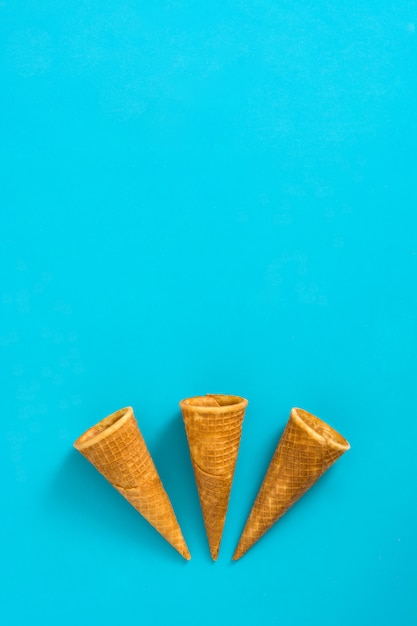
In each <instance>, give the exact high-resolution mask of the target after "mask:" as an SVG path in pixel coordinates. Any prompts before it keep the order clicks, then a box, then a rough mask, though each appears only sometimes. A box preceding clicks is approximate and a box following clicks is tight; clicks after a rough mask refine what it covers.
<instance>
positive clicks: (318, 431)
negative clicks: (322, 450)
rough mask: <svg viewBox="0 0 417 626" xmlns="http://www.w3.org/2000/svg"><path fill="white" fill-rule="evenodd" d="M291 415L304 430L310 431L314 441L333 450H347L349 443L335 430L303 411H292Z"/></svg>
mask: <svg viewBox="0 0 417 626" xmlns="http://www.w3.org/2000/svg"><path fill="white" fill-rule="evenodd" d="M291 414H292V416H293V418H295V419H297V420H298V421H300V422H301V423H302V425H303V426H304V428H307V429H308V430H309V431H310V433H311V435H312V436H313V437H314V438H315V439H319V440H320V441H325V442H326V444H327V445H331V446H333V447H334V448H338V449H342V450H349V448H350V444H349V442H348V441H347V440H346V439H345V438H344V437H342V435H341V434H340V433H338V432H337V430H335V429H334V428H332V427H331V426H329V424H326V422H323V420H321V419H319V418H318V417H316V416H315V415H313V414H312V413H308V411H304V409H292V411H291Z"/></svg>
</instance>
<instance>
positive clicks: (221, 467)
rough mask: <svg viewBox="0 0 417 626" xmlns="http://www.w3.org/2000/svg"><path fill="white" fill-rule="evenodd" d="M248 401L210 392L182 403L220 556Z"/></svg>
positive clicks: (214, 552) (210, 533)
mask: <svg viewBox="0 0 417 626" xmlns="http://www.w3.org/2000/svg"><path fill="white" fill-rule="evenodd" d="M247 404H248V401H247V400H245V398H241V397H239V396H227V395H221V394H207V395H206V396H198V397H194V398H187V399H185V400H182V401H181V402H180V407H181V410H182V414H183V418H184V424H185V430H186V433H187V439H188V445H189V448H190V455H191V461H192V464H193V468H194V474H195V479H196V483H197V489H198V495H199V498H200V504H201V509H202V512H203V518H204V525H205V527H206V533H207V538H208V542H209V547H210V553H211V556H212V558H213V559H214V560H216V559H217V556H218V553H219V547H220V541H221V538H222V533H223V526H224V522H225V519H226V512H227V506H228V503H229V496H230V490H231V487H232V481H233V474H234V471H235V465H236V459H237V454H238V450H239V443H240V437H241V434H242V423H243V417H244V414H245V409H246V406H247Z"/></svg>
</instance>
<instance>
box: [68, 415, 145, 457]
mask: <svg viewBox="0 0 417 626" xmlns="http://www.w3.org/2000/svg"><path fill="white" fill-rule="evenodd" d="M131 418H134V414H133V409H132V407H131V406H127V407H124V408H123V409H119V410H118V411H115V412H114V413H111V414H110V415H107V417H105V418H104V419H102V420H100V421H99V422H97V423H96V424H94V426H90V428H87V430H86V431H85V432H84V433H83V434H82V435H80V436H79V437H78V439H77V440H76V441H75V443H74V448H75V449H76V450H78V451H79V452H81V450H86V449H87V448H90V447H91V446H93V445H95V444H96V443H98V442H99V441H102V440H103V439H105V438H106V437H108V436H109V435H111V434H113V433H114V432H116V431H117V430H118V429H119V428H121V427H122V426H123V425H124V424H126V422H127V421H129V420H130V419H131Z"/></svg>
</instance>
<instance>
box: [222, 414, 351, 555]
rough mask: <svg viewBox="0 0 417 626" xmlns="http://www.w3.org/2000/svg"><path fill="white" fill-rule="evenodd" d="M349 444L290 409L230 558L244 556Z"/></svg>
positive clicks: (316, 421) (312, 418)
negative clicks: (282, 431) (284, 426)
mask: <svg viewBox="0 0 417 626" xmlns="http://www.w3.org/2000/svg"><path fill="white" fill-rule="evenodd" d="M349 448H350V445H349V443H348V442H347V441H346V439H344V438H343V437H342V436H341V435H340V434H339V433H338V432H337V431H335V430H334V429H333V428H331V427H330V426H328V424H326V423H325V422H323V421H321V420H320V419H319V418H317V417H315V416H314V415H312V414H311V413H308V412H307V411H304V410H303V409H292V411H291V414H290V418H289V421H288V423H287V426H286V428H285V430H284V433H283V435H282V437H281V439H280V441H279V443H278V446H277V448H276V450H275V452H274V455H273V457H272V460H271V463H270V465H269V467H268V470H267V472H266V474H265V478H264V480H263V483H262V485H261V488H260V490H259V493H258V495H257V497H256V500H255V503H254V505H253V508H252V510H251V512H250V514H249V517H248V520H247V522H246V525H245V528H244V530H243V533H242V535H241V537H240V540H239V544H238V546H237V548H236V551H235V553H234V555H233V559H234V560H237V559H239V558H240V557H241V556H243V555H244V554H245V553H246V552H247V551H248V550H249V548H251V547H252V546H253V544H254V543H256V542H257V541H258V539H260V538H261V537H262V535H264V534H265V533H266V531H267V530H269V528H271V526H273V524H275V522H276V521H277V520H279V518H280V517H282V516H283V515H284V513H286V512H287V511H288V509H289V508H290V507H291V506H292V505H293V504H294V503H295V502H296V501H297V500H298V499H299V498H300V497H301V496H302V495H303V494H304V493H306V491H308V489H310V487H312V485H314V483H315V482H316V481H317V480H318V479H319V478H320V476H322V475H323V474H324V473H325V472H326V470H328V469H329V467H330V466H331V465H333V463H334V462H335V461H337V459H338V458H339V457H340V456H342V454H343V453H344V452H346V450H348V449H349Z"/></svg>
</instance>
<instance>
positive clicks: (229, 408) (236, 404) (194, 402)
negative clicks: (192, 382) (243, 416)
mask: <svg viewBox="0 0 417 626" xmlns="http://www.w3.org/2000/svg"><path fill="white" fill-rule="evenodd" d="M209 398H213V399H214V400H217V399H221V400H222V401H223V402H224V400H225V399H226V398H228V399H229V400H230V402H229V403H226V404H220V403H219V404H218V405H217V406H216V405H212V404H211V405H208V404H207V401H208V399H209ZM179 404H180V407H181V409H188V410H196V411H199V412H202V413H213V411H214V412H218V413H224V412H234V411H236V410H242V409H245V408H246V407H247V405H248V401H247V399H246V398H243V397H242V396H235V395H230V394H223V393H207V394H206V395H205V396H191V397H189V398H184V399H183V400H180V403H179Z"/></svg>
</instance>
